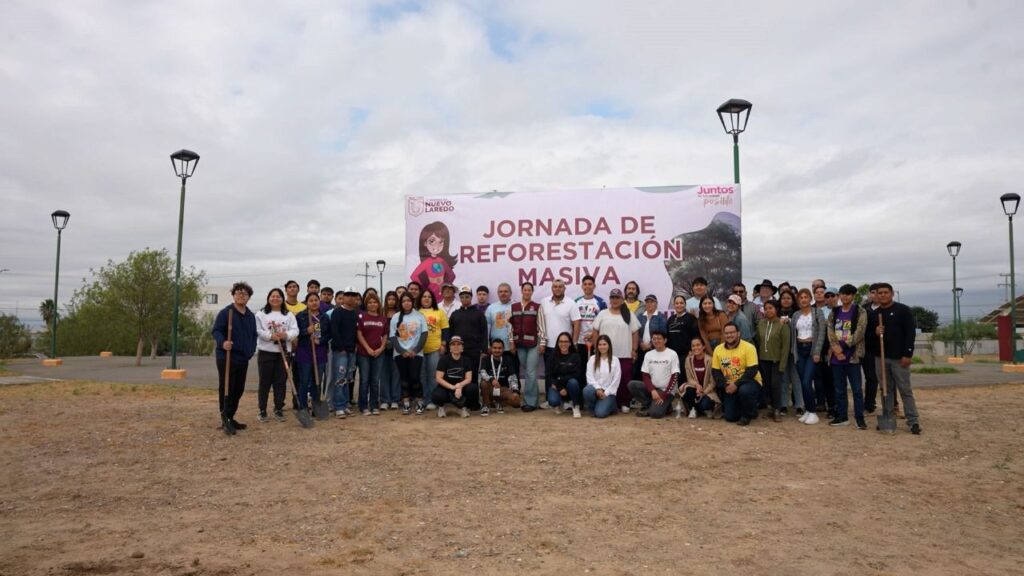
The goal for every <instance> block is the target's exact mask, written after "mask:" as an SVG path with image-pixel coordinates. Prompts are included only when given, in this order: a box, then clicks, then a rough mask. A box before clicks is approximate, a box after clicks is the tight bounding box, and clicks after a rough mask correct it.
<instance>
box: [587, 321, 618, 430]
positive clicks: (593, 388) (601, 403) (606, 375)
mask: <svg viewBox="0 0 1024 576" xmlns="http://www.w3.org/2000/svg"><path fill="white" fill-rule="evenodd" d="M621 378H622V367H621V366H620V365H619V360H618V359H617V358H616V357H615V354H613V353H612V341H611V339H610V338H608V335H607V334H601V336H599V337H598V339H597V353H596V354H594V355H593V356H591V357H590V360H588V361H587V387H586V388H584V389H583V405H584V406H585V407H586V409H587V411H588V412H590V413H591V414H593V415H594V416H595V417H597V418H607V417H608V416H611V415H612V414H614V413H615V410H616V409H617V407H616V404H615V393H616V392H618V391H619V381H620V380H621Z"/></svg>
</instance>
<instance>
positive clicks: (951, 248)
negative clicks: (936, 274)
mask: <svg viewBox="0 0 1024 576" xmlns="http://www.w3.org/2000/svg"><path fill="white" fill-rule="evenodd" d="M960 246H961V244H960V243H959V242H957V241H956V240H954V241H952V242H950V243H949V244H946V251H947V252H949V255H950V256H952V257H953V258H956V256H957V254H959V253H960Z"/></svg>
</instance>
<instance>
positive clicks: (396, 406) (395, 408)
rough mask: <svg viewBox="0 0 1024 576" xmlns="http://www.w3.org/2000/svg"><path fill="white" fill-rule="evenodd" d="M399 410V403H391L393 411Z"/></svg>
mask: <svg viewBox="0 0 1024 576" xmlns="http://www.w3.org/2000/svg"><path fill="white" fill-rule="evenodd" d="M398 408H399V406H398V402H392V403H391V409H392V410H398Z"/></svg>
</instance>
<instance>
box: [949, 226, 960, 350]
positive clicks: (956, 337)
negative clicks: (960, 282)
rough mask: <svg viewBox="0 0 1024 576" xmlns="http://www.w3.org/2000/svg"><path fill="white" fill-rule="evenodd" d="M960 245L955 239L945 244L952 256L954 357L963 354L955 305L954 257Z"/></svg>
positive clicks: (958, 318) (958, 251)
mask: <svg viewBox="0 0 1024 576" xmlns="http://www.w3.org/2000/svg"><path fill="white" fill-rule="evenodd" d="M961 246H962V244H960V243H959V242H957V241H956V240H954V241H952V242H950V243H949V244H946V251H947V252H949V255H950V256H952V257H953V356H955V357H959V356H961V355H962V354H963V346H962V345H961V343H960V313H959V312H958V311H957V305H956V304H957V297H956V257H957V255H958V254H960V247H961ZM958 350H959V353H958Z"/></svg>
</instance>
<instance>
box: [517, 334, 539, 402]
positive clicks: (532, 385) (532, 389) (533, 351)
mask: <svg viewBox="0 0 1024 576" xmlns="http://www.w3.org/2000/svg"><path fill="white" fill-rule="evenodd" d="M539 350H540V349H539V348H537V347H536V346H534V347H533V348H523V347H522V346H520V347H518V348H516V356H518V357H519V365H520V366H522V367H523V368H525V372H526V383H525V385H524V386H523V400H524V402H525V403H526V404H529V405H530V406H533V407H535V408H536V407H537V405H538V404H537V358H538V357H539V356H540V352H539Z"/></svg>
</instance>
